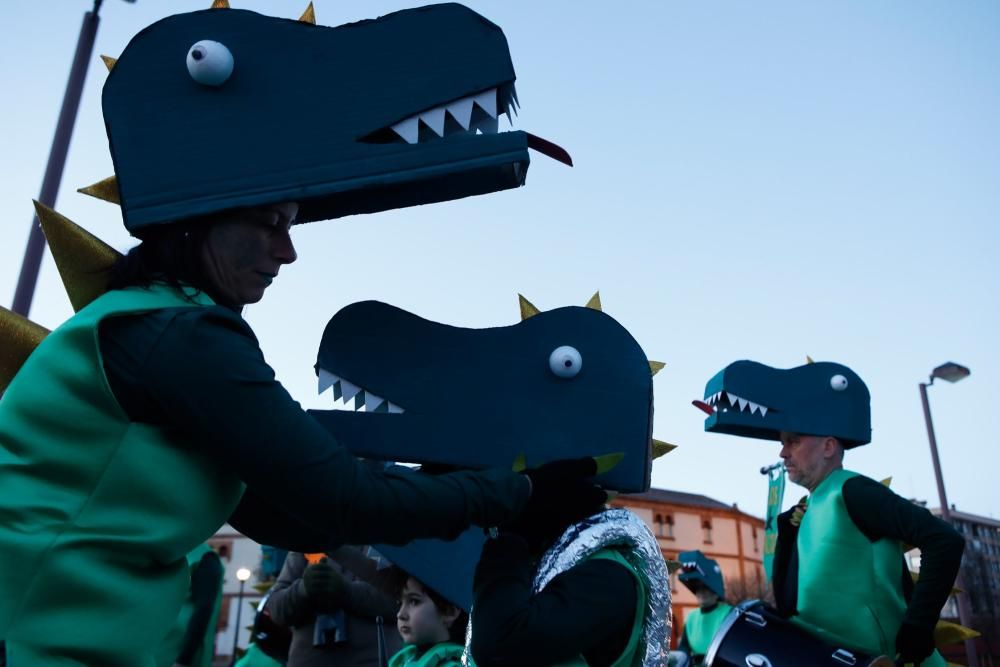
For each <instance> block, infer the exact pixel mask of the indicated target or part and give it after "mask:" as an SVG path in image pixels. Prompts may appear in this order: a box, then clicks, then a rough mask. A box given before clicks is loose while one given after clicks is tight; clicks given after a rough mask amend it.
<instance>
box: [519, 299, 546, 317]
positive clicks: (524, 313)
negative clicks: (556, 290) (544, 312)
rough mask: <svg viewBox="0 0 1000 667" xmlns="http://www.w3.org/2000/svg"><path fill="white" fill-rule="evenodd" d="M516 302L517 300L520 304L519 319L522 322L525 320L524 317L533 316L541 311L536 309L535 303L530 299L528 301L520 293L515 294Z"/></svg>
mask: <svg viewBox="0 0 1000 667" xmlns="http://www.w3.org/2000/svg"><path fill="white" fill-rule="evenodd" d="M517 302H518V305H520V306H521V321H522V322H523V321H525V320H526V319H528V318H529V317H534V316H535V315H537V314H538V313H540V312H541V311H540V310H538V309H537V308H535V304H533V303H531V302H530V301H528V300H527V299H525V298H524V297H523V296H522V295H520V294H518V295H517Z"/></svg>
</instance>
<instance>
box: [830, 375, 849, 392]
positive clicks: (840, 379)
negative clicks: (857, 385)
mask: <svg viewBox="0 0 1000 667" xmlns="http://www.w3.org/2000/svg"><path fill="white" fill-rule="evenodd" d="M830 386H831V387H833V390H834V391H844V390H845V389H847V378H845V377H844V376H843V375H834V376H833V377H832V378H830Z"/></svg>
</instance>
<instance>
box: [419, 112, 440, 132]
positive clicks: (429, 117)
mask: <svg viewBox="0 0 1000 667" xmlns="http://www.w3.org/2000/svg"><path fill="white" fill-rule="evenodd" d="M444 111H445V108H444V107H436V108H434V109H430V110H428V111H425V112H423V113H422V114H420V120H422V121H424V125H426V126H427V127H429V128H431V129H432V130H434V133H435V134H436V135H438V136H439V137H443V136H444Z"/></svg>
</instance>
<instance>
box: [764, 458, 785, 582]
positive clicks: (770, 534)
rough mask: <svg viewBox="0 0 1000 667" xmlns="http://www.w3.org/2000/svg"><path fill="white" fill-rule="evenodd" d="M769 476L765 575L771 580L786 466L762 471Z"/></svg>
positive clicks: (765, 531)
mask: <svg viewBox="0 0 1000 667" xmlns="http://www.w3.org/2000/svg"><path fill="white" fill-rule="evenodd" d="M761 472H765V474H766V475H767V513H766V514H765V518H764V573H765V574H766V575H767V579H768V581H770V580H771V564H772V563H773V562H774V548H775V545H776V544H777V542H778V515H779V514H781V501H782V499H783V498H784V496H785V466H783V465H782V464H780V463H778V464H776V465H773V466H770V467H769V468H767V469H765V470H762V471H761Z"/></svg>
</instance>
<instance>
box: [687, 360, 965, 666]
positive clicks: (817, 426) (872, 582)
mask: <svg viewBox="0 0 1000 667" xmlns="http://www.w3.org/2000/svg"><path fill="white" fill-rule="evenodd" d="M705 394H706V396H705V400H704V401H703V402H702V401H697V402H696V404H697V405H698V407H700V408H702V409H703V410H705V411H706V412H709V417H708V419H707V420H706V422H705V430H707V431H714V432H719V433H729V434H732V435H740V436H745V437H752V438H761V439H765V440H778V441H780V442H781V459H782V461H783V462H784V465H785V469H786V470H787V471H788V477H789V479H791V481H792V482H794V483H796V484H798V485H800V486H803V487H805V488H806V489H808V490H809V496H808V498H807V499H806V501H805V502H804V503H803V504H800V505H797V506H796V507H794V508H792V509H791V510H789V511H788V512H785V513H784V514H782V515H780V516H779V518H778V540H777V546H776V551H775V558H774V564H773V571H772V573H771V579H772V585H773V588H774V594H775V600H776V603H777V606H778V610H779V611H780V612H782V613H783V614H787V615H789V616H791V617H792V621H793V622H794V623H796V624H797V625H801V626H802V627H804V628H806V629H807V630H809V631H810V632H811V633H812V634H814V635H816V636H818V637H819V638H821V639H823V640H824V641H826V642H828V643H830V644H832V645H837V646H845V647H848V648H852V649H856V650H859V651H864V652H866V653H869V654H872V655H879V654H881V655H888V656H896V658H897V660H898V661H901V662H902V663H913V664H916V665H921V666H923V667H927V666H930V667H943V666H944V665H945V661H944V659H943V658H942V657H941V656H940V654H938V653H937V651H935V649H934V626H935V624H936V622H937V620H938V615H939V613H940V610H941V607H942V606H943V605H944V603H945V601H946V600H947V598H948V595H949V592H950V590H951V587H952V584H953V583H954V581H955V576H956V575H957V573H958V569H959V565H960V563H961V558H962V551H963V549H964V546H965V544H964V541H963V539H962V537H961V536H960V535H959V534H958V533H957V532H955V530H954V529H953V528H951V527H950V526H949V525H948V524H946V523H945V522H943V521H941V520H940V519H937V518H935V517H934V516H933V515H931V513H930V512H928V511H927V510H926V509H924V508H922V507H919V506H917V505H915V504H913V503H911V502H909V501H907V500H906V499H904V498H901V497H900V496H897V495H896V494H895V493H893V492H892V491H890V490H889V489H888V488H887V487H886V486H885V485H883V484H880V483H879V482H876V481H874V480H872V479H869V478H867V477H865V476H863V475H859V474H858V473H855V472H851V471H849V470H845V469H844V467H843V459H844V452H845V450H847V449H852V448H854V447H858V446H860V445H865V444H867V443H868V442H870V441H871V412H870V396H869V393H868V388H867V387H866V386H865V384H864V382H862V380H861V378H860V377H858V375H857V374H855V373H854V372H853V371H852V370H851V369H849V368H847V367H846V366H842V365H840V364H835V363H831V362H820V363H810V364H807V365H805V366H799V367H796V368H791V369H787V370H782V369H776V368H771V367H768V366H765V365H763V364H759V363H756V362H752V361H737V362H735V363H733V364H730V365H729V366H727V367H726V368H724V369H723V370H722V371H720V372H719V373H718V374H717V375H716V376H715V377H713V378H712V379H711V380H709V382H708V385H707V386H706V390H705ZM904 545H910V546H904ZM911 546H913V547H918V548H920V551H921V562H922V564H921V574H920V578H919V580H918V581H917V582H916V584H914V583H913V580H912V577H911V575H910V572H909V570H908V568H907V567H906V564H905V561H904V559H903V553H904V550H906V549H909V548H911Z"/></svg>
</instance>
